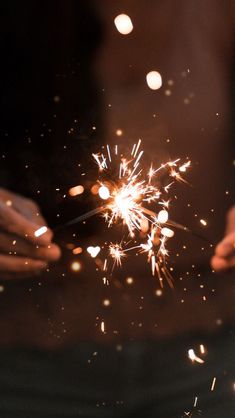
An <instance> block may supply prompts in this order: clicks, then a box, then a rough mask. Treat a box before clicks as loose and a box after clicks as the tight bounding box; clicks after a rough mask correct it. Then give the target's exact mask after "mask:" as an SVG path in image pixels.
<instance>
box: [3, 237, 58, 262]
mask: <svg viewBox="0 0 235 418" xmlns="http://www.w3.org/2000/svg"><path fill="white" fill-rule="evenodd" d="M0 251H2V252H4V253H6V254H9V253H13V254H14V255H21V256H22V255H24V256H26V257H29V258H36V259H39V260H44V261H49V262H50V261H56V260H58V259H59V258H60V255H61V251H60V248H59V247H58V246H57V245H56V244H49V245H48V246H44V247H40V246H38V245H36V244H33V243H31V242H29V241H26V240H25V239H23V238H20V237H16V236H15V235H13V234H10V233H5V232H2V231H0Z"/></svg>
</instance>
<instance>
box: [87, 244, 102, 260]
mask: <svg viewBox="0 0 235 418" xmlns="http://www.w3.org/2000/svg"><path fill="white" fill-rule="evenodd" d="M87 252H88V253H89V254H90V256H91V257H92V258H95V257H96V256H97V255H98V254H99V252H100V247H98V246H97V247H88V248H87Z"/></svg>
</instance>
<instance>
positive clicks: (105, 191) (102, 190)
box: [98, 186, 110, 200]
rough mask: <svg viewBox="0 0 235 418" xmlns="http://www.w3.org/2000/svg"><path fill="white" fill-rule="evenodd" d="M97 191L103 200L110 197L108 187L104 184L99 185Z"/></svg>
mask: <svg viewBox="0 0 235 418" xmlns="http://www.w3.org/2000/svg"><path fill="white" fill-rule="evenodd" d="M98 193H99V196H100V198H101V199H103V200H107V199H108V198H109V197H110V193H109V189H108V187H106V186H101V187H100V188H99V191H98Z"/></svg>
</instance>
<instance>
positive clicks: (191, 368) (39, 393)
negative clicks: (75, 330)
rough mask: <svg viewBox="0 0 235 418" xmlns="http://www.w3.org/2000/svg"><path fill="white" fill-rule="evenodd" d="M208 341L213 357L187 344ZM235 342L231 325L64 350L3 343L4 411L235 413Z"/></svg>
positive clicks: (127, 415) (158, 416)
mask: <svg viewBox="0 0 235 418" xmlns="http://www.w3.org/2000/svg"><path fill="white" fill-rule="evenodd" d="M201 343H203V344H205V347H206V350H207V354H206V356H205V357H204V358H205V363H204V364H196V363H195V364H192V363H191V362H190V360H189V359H188V358H187V351H188V349H189V348H191V347H196V346H198V345H199V344H201ZM234 350H235V338H234V333H231V331H230V330H229V329H222V330H220V332H218V333H217V334H216V335H215V336H213V337H208V335H204V334H199V335H198V336H197V337H196V338H195V337H181V338H180V339H179V338H177V339H171V340H166V341H164V342H163V341H162V342H158V343H156V341H155V342H154V341H151V340H148V341H145V342H142V343H140V342H139V343H137V342H123V344H121V343H120V342H119V344H118V345H111V346H106V347H104V346H103V345H99V344H95V343H81V344H79V346H77V347H76V346H74V347H73V348H70V349H67V350H63V351H58V352H56V353H55V352H50V351H49V352H40V351H32V350H29V349H25V350H24V349H22V350H20V351H19V350H18V351H17V350H15V349H12V350H10V351H9V350H8V351H3V350H2V351H1V352H0V354H1V356H0V370H1V373H0V387H1V393H0V411H1V417H2V418H42V417H43V418H64V417H66V418H75V417H82V418H85V417H87V418H106V417H107V418H110V417H116V418H121V417H122V418H134V417H135V418H145V417H149V418H185V417H197V416H198V417H199V416H201V417H203V418H234V417H235V408H234V373H235V367H234V362H233V358H234ZM214 378H216V382H215V387H214V390H213V391H211V386H212V382H213V379H214ZM195 398H197V400H196V401H195ZM195 402H196V406H195V407H194V406H193V405H194V403H195ZM187 414H188V415H187Z"/></svg>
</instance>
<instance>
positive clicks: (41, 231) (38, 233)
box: [34, 226, 48, 238]
mask: <svg viewBox="0 0 235 418" xmlns="http://www.w3.org/2000/svg"><path fill="white" fill-rule="evenodd" d="M47 229H48V228H47V227H46V226H41V227H40V228H39V229H37V230H36V231H35V232H34V236H35V237H36V238H38V237H40V236H41V235H43V234H45V233H46V232H47Z"/></svg>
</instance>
